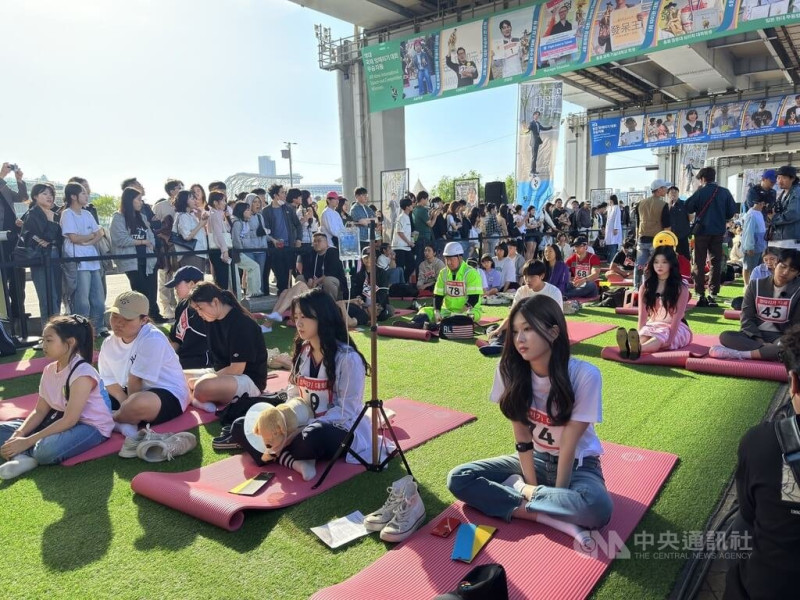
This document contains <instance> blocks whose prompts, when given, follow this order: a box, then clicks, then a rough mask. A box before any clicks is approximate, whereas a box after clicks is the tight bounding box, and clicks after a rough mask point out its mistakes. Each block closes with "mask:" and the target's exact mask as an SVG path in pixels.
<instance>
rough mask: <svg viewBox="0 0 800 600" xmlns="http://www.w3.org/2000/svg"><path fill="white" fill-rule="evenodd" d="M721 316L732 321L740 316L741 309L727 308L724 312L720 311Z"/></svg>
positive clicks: (737, 319)
mask: <svg viewBox="0 0 800 600" xmlns="http://www.w3.org/2000/svg"><path fill="white" fill-rule="evenodd" d="M722 316H723V317H725V318H726V319H731V320H733V321H739V320H740V319H741V318H742V311H740V310H733V309H730V308H729V309H728V310H726V311H725V312H724V313H722Z"/></svg>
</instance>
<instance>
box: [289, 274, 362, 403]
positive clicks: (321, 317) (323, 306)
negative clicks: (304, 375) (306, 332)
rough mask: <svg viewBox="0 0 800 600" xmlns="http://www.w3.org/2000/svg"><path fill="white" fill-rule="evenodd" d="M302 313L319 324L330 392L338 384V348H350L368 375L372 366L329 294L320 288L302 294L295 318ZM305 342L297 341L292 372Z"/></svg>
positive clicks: (294, 304)
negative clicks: (349, 331) (340, 346)
mask: <svg viewBox="0 0 800 600" xmlns="http://www.w3.org/2000/svg"><path fill="white" fill-rule="evenodd" d="M298 309H299V310H300V312H301V313H302V314H303V316H304V317H306V318H308V319H314V320H315V321H316V322H317V335H319V345H320V349H321V350H322V364H324V365H325V372H326V373H327V375H328V389H329V390H332V389H333V387H334V385H335V383H336V352H338V350H339V348H338V344H339V343H342V344H347V345H348V346H350V347H351V348H353V350H354V351H355V352H356V353H357V354H358V355H359V356H360V357H361V362H362V363H364V371H365V372H366V373H367V375H369V363H367V359H366V358H364V355H363V354H361V352H360V351H359V350H358V347H357V346H356V343H355V342H354V341H353V338H352V337H350V334H349V333H348V332H347V325H345V323H344V319H343V318H342V312H341V311H340V310H339V307H338V306H337V305H336V302H334V300H333V298H331V297H330V296H329V295H328V294H327V292H324V291H323V290H322V289H320V288H314V289H313V290H309V291H307V292H305V293H304V294H300V295H299V296H297V298H295V299H294V300H292V317H294V313H295V311H296V310H298ZM304 343H305V341H304V340H303V338H301V337H300V335H299V334H298V335H296V336H295V338H294V352H293V354H292V364H294V369H293V372H294V371H296V370H297V366H298V364H299V361H300V356H301V353H302V351H303V344H304Z"/></svg>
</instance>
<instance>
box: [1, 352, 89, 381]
mask: <svg viewBox="0 0 800 600" xmlns="http://www.w3.org/2000/svg"><path fill="white" fill-rule="evenodd" d="M98 356H99V353H97V352H95V353H94V357H93V358H92V362H94V364H97V357H98ZM51 362H53V359H52V358H47V357H45V356H42V357H39V358H25V359H22V360H17V361H14V362H7V363H3V364H2V365H0V380H2V379H13V378H14V377H22V376H23V375H35V374H36V373H41V372H42V371H44V368H45V367H46V366H47V365H49V364H50V363H51Z"/></svg>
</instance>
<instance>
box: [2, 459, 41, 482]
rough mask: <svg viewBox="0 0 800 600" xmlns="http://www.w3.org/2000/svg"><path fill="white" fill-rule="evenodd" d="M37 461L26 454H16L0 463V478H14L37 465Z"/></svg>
mask: <svg viewBox="0 0 800 600" xmlns="http://www.w3.org/2000/svg"><path fill="white" fill-rule="evenodd" d="M38 464H39V463H38V462H37V461H36V459H35V458H33V457H32V456H28V455H27V454H17V455H16V456H14V457H13V458H11V460H7V461H6V462H4V463H3V464H2V465H0V479H5V480H6V481H8V480H9V479H14V478H15V477H19V476H20V475H22V474H23V473H27V472H28V471H31V470H33V469H35V468H36V467H37V466H38Z"/></svg>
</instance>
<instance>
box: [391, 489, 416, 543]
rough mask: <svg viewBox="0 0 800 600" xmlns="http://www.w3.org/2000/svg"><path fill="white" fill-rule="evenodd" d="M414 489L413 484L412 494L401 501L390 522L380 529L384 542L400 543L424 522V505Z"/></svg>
mask: <svg viewBox="0 0 800 600" xmlns="http://www.w3.org/2000/svg"><path fill="white" fill-rule="evenodd" d="M416 488H417V484H416V483H415V484H414V493H413V494H412V495H410V496H406V497H404V498H403V499H402V501H401V502H400V506H398V507H397V510H395V512H394V517H392V520H391V521H389V522H388V523H387V524H386V527H384V528H383V529H381V539H382V540H383V541H384V542H402V541H403V540H404V539H406V538H407V537H408V536H410V535H411V534H412V533H414V532H415V531H416V530H417V529H419V528H420V526H421V525H422V523H423V522H424V521H425V505H424V504H423V503H422V497H421V496H420V495H419V492H418V491H417V489H416Z"/></svg>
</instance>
